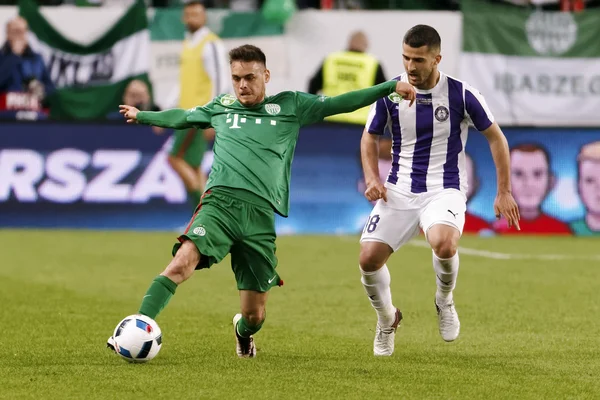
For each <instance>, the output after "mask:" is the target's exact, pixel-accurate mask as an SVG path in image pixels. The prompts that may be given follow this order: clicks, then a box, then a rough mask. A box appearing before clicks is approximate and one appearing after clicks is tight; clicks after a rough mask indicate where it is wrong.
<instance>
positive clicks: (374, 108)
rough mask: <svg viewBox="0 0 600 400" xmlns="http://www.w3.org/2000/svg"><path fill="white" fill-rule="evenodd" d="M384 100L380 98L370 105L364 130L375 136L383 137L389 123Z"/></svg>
mask: <svg viewBox="0 0 600 400" xmlns="http://www.w3.org/2000/svg"><path fill="white" fill-rule="evenodd" d="M385 99H386V98H385V97H382V98H381V99H379V100H377V101H376V102H375V103H373V104H372V105H371V109H370V111H369V116H368V117H367V123H366V125H365V129H366V130H367V132H369V133H372V134H375V135H383V134H384V133H385V129H386V128H387V127H388V125H389V123H390V113H389V111H388V108H387V104H386V100H385Z"/></svg>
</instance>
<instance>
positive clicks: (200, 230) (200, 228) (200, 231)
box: [193, 225, 206, 236]
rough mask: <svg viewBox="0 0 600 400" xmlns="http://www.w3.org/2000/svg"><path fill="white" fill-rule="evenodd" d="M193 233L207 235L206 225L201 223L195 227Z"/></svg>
mask: <svg viewBox="0 0 600 400" xmlns="http://www.w3.org/2000/svg"><path fill="white" fill-rule="evenodd" d="M193 233H194V235H198V236H204V235H206V229H204V226H202V225H200V226H197V227H195V228H194V230H193Z"/></svg>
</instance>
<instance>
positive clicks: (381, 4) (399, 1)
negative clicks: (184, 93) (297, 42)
mask: <svg viewBox="0 0 600 400" xmlns="http://www.w3.org/2000/svg"><path fill="white" fill-rule="evenodd" d="M134 1H135V0H38V2H39V3H40V4H42V5H61V4H71V5H80V6H101V5H105V6H111V5H120V6H123V5H126V4H128V3H133V2H134ZM188 1H189V0H146V2H147V3H148V5H150V6H154V7H166V6H178V5H185V4H186V3H187V2H188ZM264 1H266V0H203V1H201V2H200V3H202V4H203V5H204V7H206V8H208V7H219V8H227V7H231V8H235V9H238V10H240V9H244V4H245V6H246V9H248V7H249V8H250V9H252V8H256V9H259V8H260V7H262V4H263V2H264ZM479 1H490V2H502V3H506V4H512V5H514V6H515V7H517V6H519V7H525V6H534V7H540V8H543V9H554V10H564V11H580V12H581V11H584V10H585V8H586V7H594V6H598V5H600V0H479ZM17 2H18V1H17V0H10V1H7V0H0V5H2V4H16V3H17ZM296 3H297V6H298V8H311V7H312V8H347V9H437V10H439V9H447V10H454V9H458V8H459V7H460V1H459V0H296ZM5 28H6V41H5V43H3V44H2V46H1V47H0V104H4V105H8V104H12V105H17V106H16V107H13V108H18V109H20V110H27V111H29V112H36V113H39V114H40V115H44V113H45V114H47V111H48V108H49V107H50V105H51V104H52V95H53V93H54V92H55V88H54V85H53V83H52V81H51V79H50V76H49V74H48V71H47V68H46V66H45V65H44V61H43V59H42V57H41V56H40V55H39V54H37V53H36V52H34V51H33V50H32V49H31V47H30V45H29V43H28V42H27V31H28V26H27V22H26V21H25V20H24V19H23V18H20V17H16V18H14V19H12V20H10V21H9V22H8V23H7V25H6V27H5ZM351 42H352V43H350V45H349V47H348V49H347V50H348V51H351V52H355V53H364V52H365V49H366V46H367V42H366V38H365V37H364V36H361V35H358V36H356V37H354V39H352V40H351ZM363 57H367V56H366V55H364V56H363ZM368 61H369V62H370V63H372V64H373V65H374V66H376V67H377V69H376V70H377V74H376V75H373V76H376V79H375V80H374V81H372V82H367V84H368V85H371V84H375V83H378V82H380V81H382V80H384V79H385V76H384V74H383V71H382V70H381V66H380V65H378V62H377V60H368ZM326 62H327V60H324V64H323V65H325V63H326ZM323 65H322V66H321V68H320V69H319V70H318V71H317V72H316V73H315V75H314V76H313V77H312V80H311V82H310V84H309V87H308V91H309V92H311V93H316V92H317V91H321V90H322V91H323V92H330V91H331V90H329V91H328V90H327V87H325V86H324V82H323ZM325 83H326V82H325ZM143 85H145V83H143V82H136V83H134V84H133V85H130V86H128V87H127V89H126V90H125V93H124V94H123V99H124V100H125V99H126V98H128V97H131V96H132V93H137V94H136V95H135V96H137V97H140V96H141V97H144V96H143V95H140V94H139V93H140V92H146V93H149V90H148V88H147V87H146V88H142V86H143ZM149 96H150V95H149V94H148V95H147V97H149ZM126 102H127V101H126ZM142 103H143V104H142ZM135 104H138V102H135ZM138 105H139V108H140V109H156V106H155V105H154V104H151V102H150V101H149V100H147V101H140V102H139V104H138ZM1 113H2V112H0V114H1ZM1 117H9V118H11V116H10V115H1ZM107 117H108V118H114V117H115V115H110V116H107ZM38 119H39V118H38Z"/></svg>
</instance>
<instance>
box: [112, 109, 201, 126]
mask: <svg viewBox="0 0 600 400" xmlns="http://www.w3.org/2000/svg"><path fill="white" fill-rule="evenodd" d="M119 108H120V113H121V114H123V116H124V117H125V119H127V123H129V124H134V123H139V124H144V125H153V126H159V127H161V128H173V129H185V128H191V127H192V126H193V125H192V124H190V123H189V122H188V121H187V115H188V112H187V110H184V109H181V108H173V109H171V110H165V111H157V112H155V111H140V110H138V109H137V108H135V107H132V106H127V105H120V106H119Z"/></svg>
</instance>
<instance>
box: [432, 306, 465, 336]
mask: <svg viewBox="0 0 600 400" xmlns="http://www.w3.org/2000/svg"><path fill="white" fill-rule="evenodd" d="M434 303H435V309H436V310H437V315H438V324H439V328H440V335H441V336H442V339H444V340H445V341H446V342H452V341H454V340H456V338H457V337H458V334H459V333H460V321H459V320H458V314H457V313H456V308H455V307H454V301H452V302H450V303H448V304H443V305H438V303H437V301H434Z"/></svg>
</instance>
